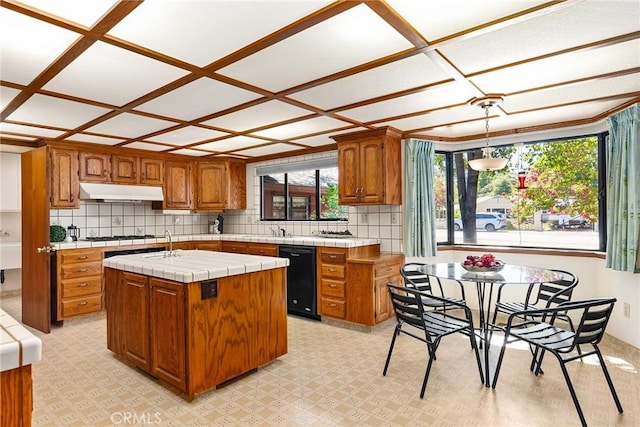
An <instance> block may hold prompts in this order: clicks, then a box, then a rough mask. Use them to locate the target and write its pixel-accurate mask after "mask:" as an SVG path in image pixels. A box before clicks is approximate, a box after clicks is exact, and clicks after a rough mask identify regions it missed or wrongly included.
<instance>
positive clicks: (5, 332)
mask: <svg viewBox="0 0 640 427" xmlns="http://www.w3.org/2000/svg"><path fill="white" fill-rule="evenodd" d="M41 358H42V341H41V340H40V338H38V337H36V336H35V335H33V334H32V333H31V332H29V331H28V330H27V329H26V328H25V327H24V326H22V325H21V324H20V323H18V321H17V320H15V319H14V318H13V317H11V316H9V315H8V314H7V313H6V312H5V311H4V310H3V309H1V308H0V371H2V372H4V371H8V370H10V369H16V368H19V367H21V366H25V365H31V364H32V363H35V362H37V361H39V360H40V359H41Z"/></svg>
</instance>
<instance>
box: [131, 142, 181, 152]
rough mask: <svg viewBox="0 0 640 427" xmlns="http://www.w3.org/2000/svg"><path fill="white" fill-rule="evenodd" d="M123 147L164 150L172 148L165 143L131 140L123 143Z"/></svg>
mask: <svg viewBox="0 0 640 427" xmlns="http://www.w3.org/2000/svg"><path fill="white" fill-rule="evenodd" d="M123 147H127V148H137V149H138V150H148V151H165V150H167V149H169V148H172V147H169V146H166V145H161V144H150V143H148V142H132V143H131V144H126V145H123Z"/></svg>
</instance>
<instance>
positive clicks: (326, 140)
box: [291, 129, 353, 147]
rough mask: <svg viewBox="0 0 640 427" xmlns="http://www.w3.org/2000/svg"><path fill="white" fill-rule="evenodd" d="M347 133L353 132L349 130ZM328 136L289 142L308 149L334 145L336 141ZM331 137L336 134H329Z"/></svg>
mask: <svg viewBox="0 0 640 427" xmlns="http://www.w3.org/2000/svg"><path fill="white" fill-rule="evenodd" d="M349 132H353V129H350V130H349ZM329 135H330V134H326V135H318V136H311V137H309V138H302V139H296V140H295V141H291V142H295V143H296V144H303V145H306V146H309V147H322V146H323V145H331V144H335V143H336V141H335V140H333V139H331V138H330V137H329ZM331 135H337V133H331Z"/></svg>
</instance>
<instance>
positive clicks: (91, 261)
mask: <svg viewBox="0 0 640 427" xmlns="http://www.w3.org/2000/svg"><path fill="white" fill-rule="evenodd" d="M56 262H57V289H56V298H57V303H56V306H57V313H56V314H57V320H65V319H69V318H72V317H76V316H81V315H85V314H89V313H95V312H98V311H101V310H102V308H103V303H102V250H101V249H65V250H60V251H57V253H56Z"/></svg>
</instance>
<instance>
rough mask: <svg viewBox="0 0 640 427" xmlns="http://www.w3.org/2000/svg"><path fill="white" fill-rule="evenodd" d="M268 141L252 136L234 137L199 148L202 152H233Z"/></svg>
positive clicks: (199, 146) (202, 145)
mask: <svg viewBox="0 0 640 427" xmlns="http://www.w3.org/2000/svg"><path fill="white" fill-rule="evenodd" d="M267 142H268V141H265V140H264V139H259V138H251V137H250V136H244V135H243V136H234V137H231V138H226V139H221V140H220V141H213V142H207V143H206V144H200V145H198V148H200V149H202V150H210V151H232V150H241V149H243V148H247V147H253V146H255V145H260V144H265V143H267Z"/></svg>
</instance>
